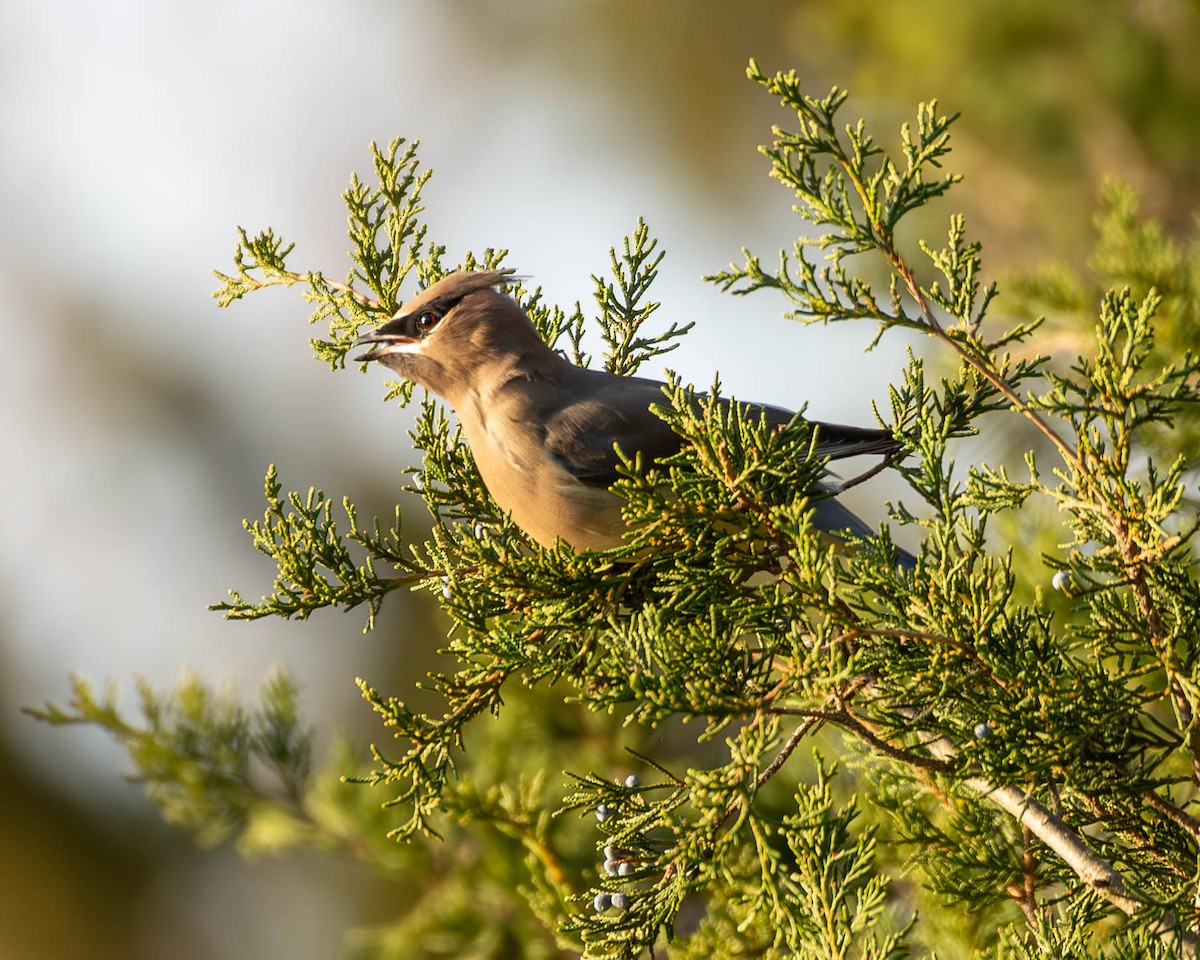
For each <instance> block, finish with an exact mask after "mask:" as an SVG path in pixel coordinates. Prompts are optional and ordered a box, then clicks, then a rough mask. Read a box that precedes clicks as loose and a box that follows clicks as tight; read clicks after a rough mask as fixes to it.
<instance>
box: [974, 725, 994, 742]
mask: <svg viewBox="0 0 1200 960" xmlns="http://www.w3.org/2000/svg"><path fill="white" fill-rule="evenodd" d="M991 735H992V728H991V727H989V726H988V725H987V724H986V723H977V724H975V739H976V740H982V739H983V738H984V737H990V736H991Z"/></svg>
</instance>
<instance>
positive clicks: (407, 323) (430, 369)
mask: <svg viewBox="0 0 1200 960" xmlns="http://www.w3.org/2000/svg"><path fill="white" fill-rule="evenodd" d="M510 273H511V271H507V270H493V271H488V272H474V273H465V272H458V273H452V274H450V275H449V276H447V277H444V278H443V279H441V280H439V281H438V282H437V283H435V284H433V285H432V286H431V287H429V289H427V290H425V291H424V292H422V293H421V294H420V295H419V296H417V297H416V298H415V299H414V300H412V301H411V302H410V303H408V304H406V305H405V306H404V307H402V308H401V309H400V310H399V311H398V312H397V313H396V315H395V316H394V317H393V318H392V319H391V320H389V321H388V322H387V323H384V324H383V325H381V326H380V327H379V328H378V329H377V330H375V331H374V332H373V333H369V334H367V335H366V336H364V337H360V338H359V339H358V340H357V341H356V343H355V346H366V347H368V348H369V349H368V350H367V351H366V352H365V353H363V354H361V355H360V356H358V357H356V358H355V359H357V360H378V361H380V362H381V363H383V364H384V365H386V366H388V367H391V368H392V369H393V370H395V371H396V372H397V373H398V374H400V376H402V377H404V378H406V379H408V380H413V381H415V382H417V383H419V384H421V385H422V386H424V387H426V388H428V389H429V390H431V391H433V392H434V393H436V394H438V395H439V396H441V397H442V398H443V399H445V400H446V402H447V403H449V404H450V406H452V407H453V408H454V410H455V412H456V413H457V414H458V419H459V423H460V424H461V425H462V429H463V432H464V433H465V434H466V436H467V440H468V441H469V442H470V444H471V450H472V452H473V453H474V455H475V462H476V464H477V465H478V467H479V472H480V475H481V476H482V477H483V482H484V483H485V484H486V485H487V488H488V491H489V492H490V493H491V495H492V497H493V498H494V499H495V500H496V503H498V504H499V505H500V507H501V509H503V510H505V511H507V512H508V513H510V514H511V515H512V519H513V521H514V522H515V523H516V524H517V525H518V526H520V527H521V529H523V530H524V531H525V532H526V533H527V534H529V536H530V537H532V538H533V539H534V540H536V541H537V542H538V543H541V544H543V545H550V544H552V543H554V540H555V538H557V537H561V538H562V539H563V540H565V541H566V542H567V543H569V544H571V546H573V547H575V548H576V549H577V550H603V549H606V548H608V547H613V546H616V545H617V544H618V543H620V542H621V535H622V533H623V532H624V531H625V529H626V527H625V523H624V520H623V519H622V517H621V504H622V503H623V501H622V499H621V498H620V497H619V496H617V495H616V494H615V493H612V492H611V491H610V490H609V489H608V488H609V486H610V485H611V484H612V483H613V481H615V480H616V479H617V477H618V473H617V465H618V464H619V462H620V460H619V458H618V456H617V453H616V451H615V449H614V445H616V446H619V447H620V448H621V451H622V452H623V453H624V454H625V456H627V457H632V456H634V455H635V454H637V453H641V454H642V456H643V458H644V462H646V463H649V462H650V461H653V460H655V459H657V458H659V457H662V456H666V455H667V454H670V453H673V452H675V451H676V450H678V449H679V447H680V445H681V443H682V442H683V441H682V438H681V437H680V436H679V435H678V434H676V433H675V432H674V431H673V430H672V429H671V428H670V427H669V426H668V425H667V424H666V423H665V422H663V421H662V420H661V419H660V418H659V417H657V416H655V415H654V413H653V412H651V410H650V405H651V404H654V403H663V402H664V401H665V399H666V397H665V396H664V394H663V392H662V387H663V384H662V383H660V382H659V381H657V380H648V379H644V378H642V377H621V376H616V375H614V374H611V373H606V372H604V371H602V370H588V369H585V368H583V367H578V366H576V365H575V364H573V363H571V362H570V361H568V360H567V359H565V358H564V357H562V356H560V355H559V354H557V353H555V352H554V351H553V350H552V349H551V348H550V347H548V346H547V345H546V343H545V342H544V341H543V340H542V339H541V338H540V337H539V336H538V334H537V332H536V331H535V330H534V327H533V323H532V322H531V321H530V319H529V317H528V316H526V315H525V312H524V311H523V310H522V309H521V307H520V306H519V305H518V304H517V302H516V301H515V300H514V299H513V298H512V297H510V296H507V295H506V294H503V293H501V292H500V291H498V290H497V289H496V288H497V286H499V285H501V284H503V283H506V282H508V281H510V279H511V278H510ZM748 406H749V407H750V409H751V412H752V413H759V412H765V413H766V415H767V418H768V421H769V422H770V423H773V424H776V425H779V426H782V425H783V424H786V423H788V422H789V421H790V420H791V419H792V417H793V414H792V413H790V412H788V411H787V410H783V409H780V408H779V407H771V406H766V405H762V404H749V405H748ZM812 423H813V426H814V427H817V430H818V432H817V453H818V455H819V456H822V457H825V456H828V457H831V458H834V459H837V458H841V457H852V456H858V455H861V454H878V455H881V456H887V455H890V454H894V453H895V452H896V451H897V450H898V449H899V444H898V443H897V441H896V440H895V438H893V437H892V435H891V434H890V433H888V432H887V431H885V430H874V429H864V428H859V427H843V426H838V425H836V424H829V423H819V422H817V421H812ZM813 509H814V510H815V517H814V524H815V525H816V526H817V527H818V528H819V529H820V530H822V531H824V532H828V533H834V532H838V531H847V530H848V531H850V532H851V533H852V534H854V535H855V536H868V535H870V533H871V532H872V531H871V530H870V528H868V527H867V525H866V524H864V523H863V522H862V521H861V520H860V519H859V518H858V517H856V516H855V515H854V514H853V513H851V512H850V511H849V510H848V509H846V507H844V506H842V505H841V504H840V503H838V502H837V501H835V500H833V499H830V498H829V497H825V498H822V499H818V500H815V501H814V502H813ZM912 560H913V558H912V557H911V556H907V555H903V554H902V555H901V562H902V563H904V564H905V565H906V566H911V564H912Z"/></svg>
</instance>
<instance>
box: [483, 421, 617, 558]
mask: <svg viewBox="0 0 1200 960" xmlns="http://www.w3.org/2000/svg"><path fill="white" fill-rule="evenodd" d="M474 453H475V462H476V464H477V465H478V467H479V473H480V475H481V476H482V477H483V482H484V484H485V485H486V486H487V488H488V492H489V493H490V494H491V495H492V498H493V499H494V500H495V501H496V503H497V504H498V505H499V506H500V508H501V509H502V510H504V511H505V512H507V513H509V514H510V515H511V516H512V519H513V522H514V523H516V524H517V526H519V527H520V528H521V529H522V530H524V531H525V532H526V533H527V534H529V536H530V537H532V538H533V539H534V540H536V541H537V542H538V543H540V544H542V545H543V546H551V545H552V544H553V543H554V541H555V540H556V539H558V538H560V537H561V538H562V539H563V540H565V541H566V542H567V543H569V544H570V545H571V546H573V547H574V548H575V549H576V550H606V549H608V548H609V547H614V546H616V545H617V544H619V543H620V542H621V534H622V533H623V532H624V530H625V522H624V520H623V519H622V517H621V504H622V503H623V502H624V501H623V500H622V499H621V498H620V497H618V496H617V495H616V494H615V493H612V492H610V491H609V490H607V489H605V488H604V487H592V486H588V485H586V484H583V483H580V482H579V481H578V480H577V479H576V478H575V477H574V476H572V475H571V474H570V473H568V472H567V471H566V470H564V469H563V468H562V467H560V466H559V465H558V464H557V463H556V462H554V461H553V460H551V459H549V458H545V459H541V460H539V462H536V463H531V462H522V460H521V458H520V457H519V456H514V455H513V453H512V452H511V451H505V450H497V449H495V448H493V447H492V446H491V445H490V444H487V443H484V444H476V445H474Z"/></svg>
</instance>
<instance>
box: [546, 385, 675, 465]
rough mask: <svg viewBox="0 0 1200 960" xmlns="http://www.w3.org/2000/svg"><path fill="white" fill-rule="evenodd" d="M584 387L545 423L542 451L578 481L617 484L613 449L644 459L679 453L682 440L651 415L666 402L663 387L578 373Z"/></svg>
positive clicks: (617, 459) (616, 461)
mask: <svg viewBox="0 0 1200 960" xmlns="http://www.w3.org/2000/svg"><path fill="white" fill-rule="evenodd" d="M580 373H581V374H597V376H595V377H588V378H587V379H588V381H590V382H587V383H586V384H585V386H586V387H587V389H585V390H581V391H575V392H574V393H575V396H581V397H583V398H584V399H579V400H575V401H573V402H571V403H569V404H567V405H566V406H564V407H563V408H562V409H560V410H559V411H558V412H557V413H556V414H555V415H554V416H553V417H552V418H551V419H550V421H549V423H548V424H547V431H546V441H545V442H546V447H547V449H548V450H549V451H550V452H551V453H552V454H553V455H554V457H555V458H556V459H557V460H558V461H559V463H561V464H562V466H563V467H564V468H565V469H566V470H568V471H569V472H570V473H571V474H573V475H574V476H575V478H576V479H577V480H579V481H580V482H581V483H586V484H588V485H589V486H597V487H608V486H611V485H612V483H613V482H614V481H616V480H617V478H618V476H619V474H618V473H617V465H618V464H619V463H620V462H621V461H620V458H619V457H618V456H617V452H616V450H615V449H614V445H619V446H620V448H621V451H622V452H623V453H624V454H625V455H626V456H630V457H632V456H635V455H636V454H638V453H640V454H641V455H642V457H643V458H644V459H645V460H646V461H653V460H658V459H659V458H661V457H665V456H668V455H670V454H672V453H674V452H675V451H676V450H678V449H679V447H680V445H681V443H682V440H681V438H680V437H679V435H678V434H677V433H675V431H674V430H672V429H671V428H670V427H669V426H667V425H666V424H665V423H664V422H663V421H662V420H660V419H659V418H658V417H656V416H655V415H654V414H653V413H651V411H650V405H651V404H654V403H665V402H666V399H667V398H666V397H665V396H664V395H663V392H662V386H663V385H662V384H661V383H658V382H656V381H654V380H643V379H641V378H635V377H612V376H610V375H608V374H603V373H600V372H599V371H594V370H581V371H580Z"/></svg>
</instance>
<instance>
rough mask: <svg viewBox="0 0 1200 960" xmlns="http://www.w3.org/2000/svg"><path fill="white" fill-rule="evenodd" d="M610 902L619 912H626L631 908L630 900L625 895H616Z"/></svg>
mask: <svg viewBox="0 0 1200 960" xmlns="http://www.w3.org/2000/svg"><path fill="white" fill-rule="evenodd" d="M609 902H610V903H611V904H612V905H613V906H614V907H616V908H617V909H618V910H624V909H625V908H626V907H628V906H629V898H628V897H627V896H625V894H623V893H614V894H613V895H612V896H611V897H609Z"/></svg>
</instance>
